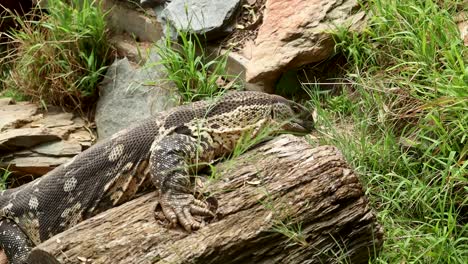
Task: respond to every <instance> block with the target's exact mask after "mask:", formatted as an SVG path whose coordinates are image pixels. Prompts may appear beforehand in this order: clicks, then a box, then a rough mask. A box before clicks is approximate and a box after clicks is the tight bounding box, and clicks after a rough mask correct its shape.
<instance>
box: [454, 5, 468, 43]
mask: <svg viewBox="0 0 468 264" xmlns="http://www.w3.org/2000/svg"><path fill="white" fill-rule="evenodd" d="M465 2H466V4H468V1H465ZM455 22H456V23H457V26H458V30H460V38H461V39H462V40H463V44H464V45H465V46H468V11H464V12H460V13H459V14H457V16H456V17H455Z"/></svg>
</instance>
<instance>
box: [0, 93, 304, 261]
mask: <svg viewBox="0 0 468 264" xmlns="http://www.w3.org/2000/svg"><path fill="white" fill-rule="evenodd" d="M116 118H118V117H116ZM266 126H268V127H275V128H276V130H286V131H292V132H308V131H310V130H311V129H312V127H313V120H312V116H311V114H310V112H309V111H308V110H307V109H305V108H304V107H302V106H300V105H298V104H296V103H294V102H292V101H289V100H286V99H284V98H282V97H280V96H277V95H269V94H264V93H260V92H232V93H228V94H227V95H225V96H223V97H219V98H216V99H213V100H211V101H201V102H195V103H192V104H189V105H185V106H180V107H176V108H173V109H171V110H169V111H167V112H164V113H161V114H159V115H157V116H154V117H151V118H149V119H146V120H144V121H143V122H141V123H140V124H138V125H136V126H134V127H130V128H127V129H125V130H123V131H120V132H118V133H116V134H115V135H113V136H112V137H111V138H110V139H107V140H105V141H103V142H100V143H98V144H96V145H94V146H92V147H91V148H89V149H87V150H86V151H84V152H82V153H80V154H79V155H77V156H76V157H74V158H73V159H72V160H71V161H69V162H68V163H66V164H63V165H62V166H59V167H57V168H56V169H54V170H53V171H51V172H49V173H48V174H46V175H44V176H42V177H41V178H38V179H36V180H35V181H33V182H30V183H28V184H26V185H23V186H20V187H18V188H14V189H9V190H5V191H2V192H0V247H1V248H3V250H4V251H5V253H6V255H7V257H8V259H9V261H10V263H24V262H25V260H26V259H27V256H28V253H29V252H30V250H31V249H32V248H33V247H34V245H36V244H39V243H40V242H42V241H44V240H46V239H48V238H50V237H52V236H53V235H55V234H57V233H60V232H63V231H64V230H66V229H68V228H70V227H72V226H74V225H76V224H77V223H79V222H81V221H83V220H84V219H87V218H90V217H92V216H94V215H96V214H97V213H99V212H102V211H104V210H106V209H109V208H111V207H114V206H117V205H119V204H122V203H124V202H126V201H128V200H130V199H132V198H133V197H134V196H135V194H136V193H137V192H138V191H139V190H141V189H142V188H145V186H147V185H148V184H153V185H154V186H155V187H156V192H157V194H158V195H159V197H160V199H159V200H160V205H161V207H162V211H163V213H164V215H165V217H166V218H167V220H169V222H170V223H171V225H177V224H180V225H181V226H182V227H183V228H184V229H185V230H187V231H191V230H195V229H198V228H200V227H201V223H200V222H199V221H198V220H197V219H195V218H194V216H196V215H199V216H209V215H213V212H211V211H210V210H209V209H208V205H207V204H206V203H205V202H203V201H201V200H198V199H196V198H195V197H194V196H193V193H194V190H193V186H192V184H191V181H190V171H193V167H194V164H203V163H210V162H213V161H214V160H215V159H217V158H219V157H222V156H225V155H227V154H230V153H231V152H232V151H233V149H234V147H235V145H236V143H237V142H238V140H239V139H240V137H242V136H245V135H248V136H251V137H254V136H255V134H256V133H258V132H259V131H260V130H261V129H262V128H265V127H266Z"/></svg>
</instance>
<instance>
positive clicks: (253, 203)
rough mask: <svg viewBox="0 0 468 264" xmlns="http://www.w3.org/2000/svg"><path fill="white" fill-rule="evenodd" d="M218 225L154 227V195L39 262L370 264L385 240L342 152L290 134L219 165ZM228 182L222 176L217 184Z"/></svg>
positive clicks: (211, 186)
mask: <svg viewBox="0 0 468 264" xmlns="http://www.w3.org/2000/svg"><path fill="white" fill-rule="evenodd" d="M214 172H215V173H214V174H215V175H214V179H211V180H208V181H206V182H205V183H204V185H205V186H204V187H203V190H202V191H203V192H204V193H206V192H208V193H210V194H211V196H213V197H215V198H216V200H217V203H218V204H219V208H218V210H217V216H216V218H215V219H214V220H213V221H211V223H209V224H207V225H206V226H205V227H203V228H202V229H200V230H198V231H195V232H192V233H190V234H189V233H186V232H183V231H181V230H180V229H177V230H176V229H167V228H166V227H164V226H163V225H161V223H159V222H158V221H157V220H155V218H154V210H153V208H154V204H155V203H156V202H157V199H156V197H155V195H154V193H149V194H146V195H143V196H141V197H139V198H137V199H134V200H132V201H130V202H128V203H125V204H123V205H121V206H119V207H117V208H113V209H111V210H108V211H106V212H104V213H101V214H99V215H97V216H95V217H93V218H91V219H88V220H86V221H84V222H82V223H80V224H79V225H77V226H75V227H73V228H72V229H70V230H67V231H66V232H64V233H61V234H58V235H57V236H54V237H53V238H51V239H49V240H47V241H45V242H44V243H42V244H40V245H38V246H37V247H36V248H35V249H34V250H33V252H32V254H31V256H30V260H31V263H57V262H54V261H52V260H51V259H50V260H49V261H47V259H48V258H46V257H45V256H50V255H52V256H54V257H55V258H56V259H57V260H59V262H60V263H204V264H207V263H336V262H346V263H368V260H369V258H370V257H372V256H375V255H376V254H378V252H379V251H380V249H381V246H382V242H383V231H382V228H381V227H380V225H379V224H378V223H377V222H376V218H375V215H374V213H373V212H372V209H371V208H370V206H369V204H368V201H367V199H366V198H365V196H364V192H363V190H362V186H361V184H360V183H359V179H358V177H357V176H356V175H355V174H354V173H353V171H352V170H351V169H350V168H349V166H348V165H347V164H346V162H345V160H344V158H343V156H342V155H341V153H340V152H339V151H338V150H337V149H336V148H335V147H333V146H319V147H315V148H314V147H313V146H311V145H310V144H309V143H308V142H307V141H306V140H305V139H304V138H299V137H295V136H292V135H282V136H280V137H278V138H276V139H274V140H272V141H269V142H267V143H264V144H262V145H261V146H258V147H257V148H255V149H253V150H251V151H248V152H247V153H245V154H243V155H241V156H239V157H237V158H234V159H232V160H229V161H225V162H223V163H220V164H218V165H217V166H216V169H215V170H214ZM217 176H219V177H217Z"/></svg>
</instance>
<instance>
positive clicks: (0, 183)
mask: <svg viewBox="0 0 468 264" xmlns="http://www.w3.org/2000/svg"><path fill="white" fill-rule="evenodd" d="M10 175H11V171H9V170H8V168H7V169H3V168H0V190H6V189H7V187H8V186H7V183H8V178H9V177H10Z"/></svg>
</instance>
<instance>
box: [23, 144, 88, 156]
mask: <svg viewBox="0 0 468 264" xmlns="http://www.w3.org/2000/svg"><path fill="white" fill-rule="evenodd" d="M31 150H32V151H33V152H36V153H38V154H43V155H47V156H58V157H60V156H74V155H77V154H78V153H80V152H81V151H82V147H81V144H80V143H78V142H76V141H71V142H70V141H57V142H50V143H45V144H41V145H39V146H36V147H34V148H32V149H31Z"/></svg>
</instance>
